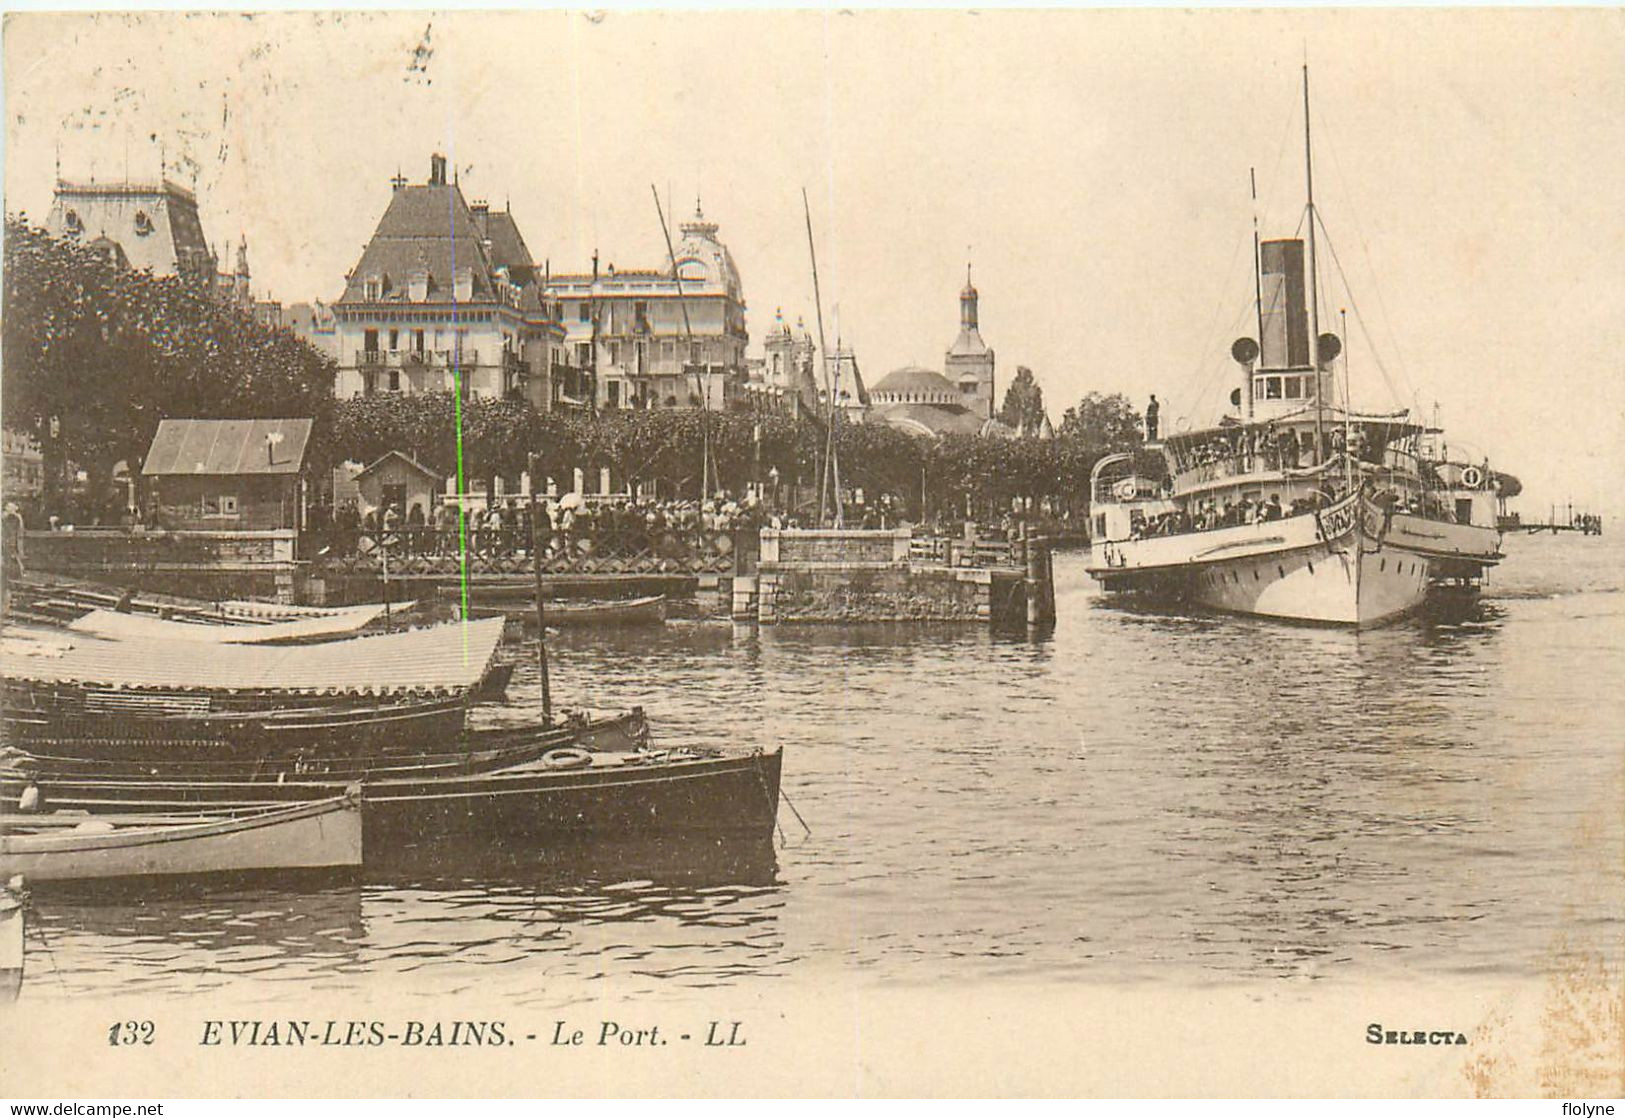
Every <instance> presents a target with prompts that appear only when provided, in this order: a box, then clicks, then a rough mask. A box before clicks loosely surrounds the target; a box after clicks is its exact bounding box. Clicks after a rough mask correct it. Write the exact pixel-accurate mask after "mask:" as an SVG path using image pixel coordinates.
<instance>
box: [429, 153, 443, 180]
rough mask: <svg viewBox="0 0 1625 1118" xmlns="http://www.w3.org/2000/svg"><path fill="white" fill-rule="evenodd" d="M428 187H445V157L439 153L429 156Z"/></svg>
mask: <svg viewBox="0 0 1625 1118" xmlns="http://www.w3.org/2000/svg"><path fill="white" fill-rule="evenodd" d="M429 185H430V186H445V185H446V157H445V156H444V155H441V154H440V153H439V152H435V153H434V154H433V155H431V156H429Z"/></svg>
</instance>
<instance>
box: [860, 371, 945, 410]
mask: <svg viewBox="0 0 1625 1118" xmlns="http://www.w3.org/2000/svg"><path fill="white" fill-rule="evenodd" d="M869 396H870V398H871V399H874V400H877V401H878V400H884V399H887V398H890V397H896V398H898V399H904V398H906V397H913V400H912V401H905V402H914V403H938V402H944V403H945V402H949V401H958V399H959V389H957V388H955V387H954V386H953V383H952V382H951V381H949V380H948V378H947V377H945V376H943V375H942V374H941V373H936V372H932V371H931V370H930V369H922V368H920V367H919V366H918V365H905V366H904V367H903V368H901V369H894V370H893V371H891V372H889V373H887V374H886V375H885V376H884V377H882V378H881V380H880V383H879V384H877V385H875V386H874V387H873V388H871V389H869ZM939 398H940V399H939Z"/></svg>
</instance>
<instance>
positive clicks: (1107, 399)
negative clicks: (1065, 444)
mask: <svg viewBox="0 0 1625 1118" xmlns="http://www.w3.org/2000/svg"><path fill="white" fill-rule="evenodd" d="M1060 434H1061V435H1062V436H1063V437H1066V438H1070V439H1076V440H1078V441H1079V442H1081V443H1083V444H1084V445H1086V446H1092V447H1097V448H1099V449H1100V450H1101V451H1103V452H1113V453H1117V452H1122V451H1129V450H1133V449H1134V448H1135V447H1137V446H1139V445H1140V443H1141V442H1142V441H1144V435H1145V426H1144V421H1143V419H1142V418H1141V416H1140V413H1139V412H1137V411H1135V410H1134V406H1133V405H1132V404H1130V403H1129V401H1128V397H1127V396H1124V395H1123V394H1122V393H1121V392H1114V393H1112V394H1111V395H1110V396H1103V395H1101V394H1100V393H1099V392H1090V393H1089V394H1087V395H1086V396H1084V398H1083V399H1081V400H1079V401H1078V402H1077V404H1076V405H1075V406H1073V407H1070V408H1067V409H1066V414H1065V415H1064V416H1063V417H1062V419H1061V430H1060Z"/></svg>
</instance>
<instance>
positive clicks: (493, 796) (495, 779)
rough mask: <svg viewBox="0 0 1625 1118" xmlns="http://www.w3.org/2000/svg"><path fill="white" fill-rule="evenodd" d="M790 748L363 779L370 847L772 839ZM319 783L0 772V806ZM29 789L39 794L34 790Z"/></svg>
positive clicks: (206, 809) (90, 806)
mask: <svg viewBox="0 0 1625 1118" xmlns="http://www.w3.org/2000/svg"><path fill="white" fill-rule="evenodd" d="M782 759H783V749H782V748H779V749H774V750H772V751H771V752H763V751H761V750H759V749H752V750H721V749H702V750H694V749H675V750H654V751H651V750H638V751H636V752H632V753H603V752H590V751H588V750H585V749H576V748H561V749H557V750H552V751H550V752H549V753H547V754H544V755H543V756H542V757H541V758H539V759H537V760H535V761H532V762H529V763H526V764H522V765H514V766H512V767H510V768H506V769H501V770H498V771H496V772H489V773H479V774H469V775H432V776H403V777H387V778H384V779H378V780H372V779H368V780H366V781H365V782H364V783H363V786H362V787H363V790H364V798H363V801H362V809H363V816H364V818H365V822H366V830H367V835H368V841H369V842H372V841H373V840H374V839H375V838H380V837H388V838H390V839H392V840H401V841H408V842H413V841H415V842H425V841H433V840H435V839H437V838H439V837H440V836H443V835H451V834H465V835H468V834H472V835H479V836H484V837H485V838H487V839H488V840H489V841H490V842H492V843H494V844H497V845H501V844H503V843H506V842H508V841H510V840H513V839H517V838H532V837H537V836H574V835H589V834H608V835H615V836H622V837H625V836H632V835H652V834H680V833H718V834H756V835H771V833H772V829H773V825H774V821H775V819H776V818H777V810H778V798H779V774H780V768H781V761H782ZM343 788H344V784H343V783H342V782H340V781H337V780H332V779H323V778H299V779H287V780H283V781H276V782H268V781H254V780H210V779H179V778H172V777H168V776H157V777H150V778H146V779H113V778H95V777H77V776H63V777H60V778H49V779H46V778H35V777H33V776H30V775H29V774H25V773H22V772H19V771H18V770H16V769H15V768H5V769H0V803H4V804H8V805H9V804H16V803H18V802H19V800H20V799H22V798H23V797H24V796H25V795H31V796H32V797H37V798H38V799H40V800H41V801H42V802H43V805H44V806H47V807H50V808H54V809H56V810H58V811H62V810H74V811H85V812H90V813H92V814H94V815H100V814H104V813H127V812H141V813H155V814H166V815H175V814H185V813H196V814H209V813H219V812H242V811H251V810H255V809H264V808H267V807H271V806H275V805H282V804H287V803H290V802H291V803H299V802H307V803H308V802H309V801H311V800H317V799H323V798H329V797H332V796H333V795H335V793H336V792H340V791H342V790H343ZM30 789H32V790H33V791H32V793H30Z"/></svg>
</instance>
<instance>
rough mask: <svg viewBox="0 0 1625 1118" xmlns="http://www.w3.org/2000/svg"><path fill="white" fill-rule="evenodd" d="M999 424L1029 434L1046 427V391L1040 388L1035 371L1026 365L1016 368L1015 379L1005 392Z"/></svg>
mask: <svg viewBox="0 0 1625 1118" xmlns="http://www.w3.org/2000/svg"><path fill="white" fill-rule="evenodd" d="M999 422H1001V423H1003V424H1004V425H1005V426H1006V427H1009V428H1012V429H1014V430H1019V431H1024V432H1026V433H1028V434H1032V433H1035V432H1037V431H1038V429H1039V428H1040V427H1042V426H1043V425H1044V390H1043V389H1042V388H1040V387H1038V381H1037V380H1035V379H1034V378H1033V371H1032V370H1031V369H1029V368H1027V366H1025V365H1018V366H1016V376H1015V379H1014V380H1012V381H1011V382H1010V387H1009V388H1006V389H1005V390H1004V406H1003V407H1001V408H1000V409H999Z"/></svg>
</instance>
